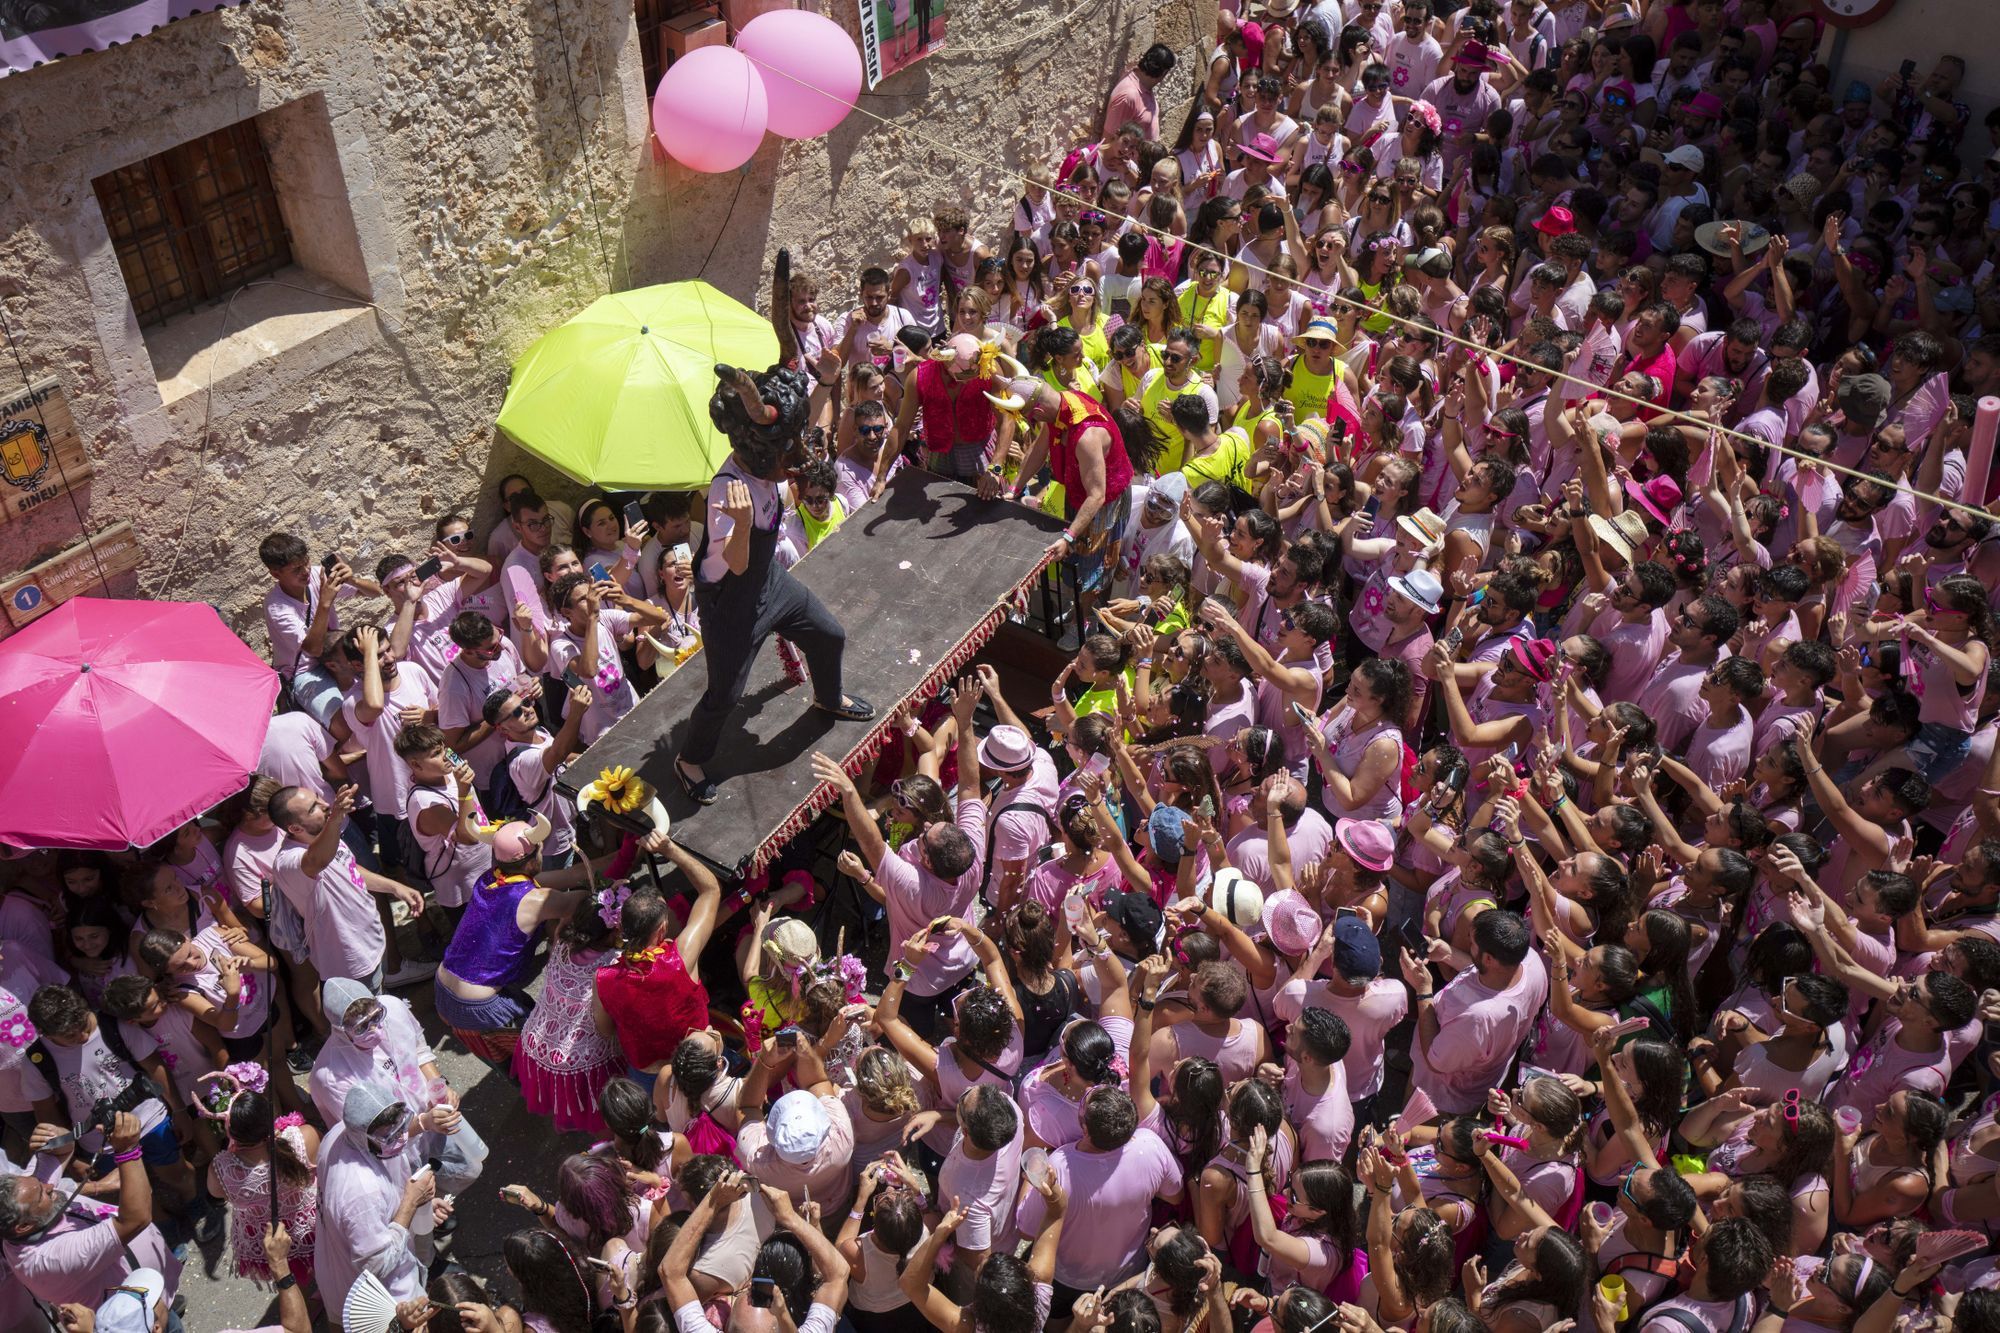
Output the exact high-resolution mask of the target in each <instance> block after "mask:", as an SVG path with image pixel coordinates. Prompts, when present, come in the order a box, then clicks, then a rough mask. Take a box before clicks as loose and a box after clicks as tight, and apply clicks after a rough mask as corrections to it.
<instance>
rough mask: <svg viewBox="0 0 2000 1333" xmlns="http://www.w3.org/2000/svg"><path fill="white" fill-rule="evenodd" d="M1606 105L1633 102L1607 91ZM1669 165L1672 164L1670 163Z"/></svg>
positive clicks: (1617, 105) (1619, 105)
mask: <svg viewBox="0 0 2000 1333" xmlns="http://www.w3.org/2000/svg"><path fill="white" fill-rule="evenodd" d="M1604 105H1606V106H1615V107H1628V106H1631V105H1632V103H1631V102H1629V101H1627V100H1626V99H1625V98H1623V97H1620V96H1618V95H1617V94H1615V93H1606V94H1605V95H1604ZM1669 165H1672V164H1671V163H1670V164H1669Z"/></svg>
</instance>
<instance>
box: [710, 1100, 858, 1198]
mask: <svg viewBox="0 0 2000 1333" xmlns="http://www.w3.org/2000/svg"><path fill="white" fill-rule="evenodd" d="M819 1104H820V1106H821V1107H823V1108H824V1109H825V1111H826V1116H827V1131H826V1137H824V1138H822V1139H821V1140H820V1144H819V1150H818V1151H817V1152H815V1153H814V1154H813V1157H812V1160H811V1161H809V1162H788V1161H786V1160H785V1159H784V1158H782V1157H780V1156H778V1151H777V1149H776V1148H774V1147H772V1146H771V1131H770V1127H769V1126H768V1125H766V1124H765V1123H764V1121H763V1120H761V1119H759V1120H752V1121H749V1122H747V1123H746V1124H745V1125H744V1126H743V1128H742V1130H740V1131H739V1132H738V1133H737V1135H736V1152H737V1157H738V1159H739V1160H740V1161H741V1162H742V1163H743V1169H744V1170H746V1171H748V1172H749V1173H750V1174H751V1175H753V1176H755V1177H757V1179H758V1180H760V1181H762V1182H764V1183H765V1184H766V1185H771V1186H775V1187H776V1188H778V1189H781V1190H783V1191H785V1193H787V1194H789V1195H791V1196H792V1202H793V1203H795V1204H802V1203H804V1202H805V1201H806V1198H807V1196H808V1195H810V1196H811V1197H812V1198H813V1199H815V1200H817V1201H818V1202H819V1203H820V1205H821V1207H823V1208H825V1209H826V1210H827V1211H828V1212H832V1211H833V1206H834V1205H835V1204H836V1203H839V1204H845V1203H846V1202H847V1199H848V1196H849V1195H851V1194H853V1193H854V1122H853V1121H852V1120H850V1119H848V1117H847V1107H846V1106H845V1105H844V1104H843V1103H842V1102H841V1100H840V1098H838V1097H821V1098H820V1099H819Z"/></svg>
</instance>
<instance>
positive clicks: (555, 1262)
mask: <svg viewBox="0 0 2000 1333" xmlns="http://www.w3.org/2000/svg"><path fill="white" fill-rule="evenodd" d="M500 1254H501V1257H502V1258H503V1259H505V1260H506V1263H507V1271H508V1272H509V1273H511V1274H512V1275H513V1277H514V1281H515V1282H516V1283H517V1284H518V1285H519V1286H520V1288H521V1322H522V1323H523V1324H525V1325H526V1326H527V1328H528V1329H529V1331H530V1333H591V1321H592V1320H594V1319H595V1318H596V1317H597V1312H598V1309H599V1304H598V1300H597V1292H596V1289H595V1288H596V1284H595V1283H593V1282H592V1281H591V1279H590V1272H589V1270H588V1269H587V1268H586V1267H585V1266H584V1260H585V1259H588V1258H592V1257H594V1256H591V1255H588V1254H585V1253H583V1252H581V1251H580V1250H579V1249H578V1247H577V1244H576V1242H575V1241H573V1240H571V1239H570V1238H569V1237H568V1236H566V1235H563V1234H562V1233H561V1232H558V1231H548V1230H544V1229H542V1228H539V1227H537V1228H535V1229H533V1230H529V1231H517V1232H515V1233H514V1234H513V1235H511V1236H509V1237H507V1239H506V1240H505V1241H503V1242H502V1243H501V1246H500Z"/></svg>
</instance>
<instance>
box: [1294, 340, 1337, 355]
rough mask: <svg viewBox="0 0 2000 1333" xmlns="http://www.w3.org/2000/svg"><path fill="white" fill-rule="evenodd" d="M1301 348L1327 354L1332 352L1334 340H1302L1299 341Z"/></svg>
mask: <svg viewBox="0 0 2000 1333" xmlns="http://www.w3.org/2000/svg"><path fill="white" fill-rule="evenodd" d="M1299 346H1301V347H1306V348H1310V349H1311V350H1313V351H1315V352H1326V351H1331V350H1332V348H1333V340H1332V339H1330V338H1301V339H1299Z"/></svg>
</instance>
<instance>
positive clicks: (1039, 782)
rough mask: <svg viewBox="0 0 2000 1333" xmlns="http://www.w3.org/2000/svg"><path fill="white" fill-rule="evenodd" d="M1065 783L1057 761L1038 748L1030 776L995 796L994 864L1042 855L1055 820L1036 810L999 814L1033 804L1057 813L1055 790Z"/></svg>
mask: <svg viewBox="0 0 2000 1333" xmlns="http://www.w3.org/2000/svg"><path fill="white" fill-rule="evenodd" d="M1061 786H1062V778H1061V777H1060V776H1059V775H1058V774H1057V772H1056V761H1055V760H1054V759H1052V758H1050V757H1049V753H1048V751H1046V750H1044V749H1042V748H1040V747H1039V746H1037V747H1036V749H1035V752H1034V757H1033V758H1032V759H1030V760H1029V761H1028V777H1027V780H1026V781H1024V782H1023V783H1022V784H1021V785H1020V786H1018V787H1016V788H1014V789H1013V790H1012V791H1010V792H1007V793H1006V794H1005V795H1003V796H996V797H995V798H994V807H993V863H994V864H995V865H1006V864H1007V863H1008V862H1010V861H1029V860H1032V859H1033V858H1035V857H1037V856H1039V855H1040V854H1041V851H1042V848H1044V847H1046V846H1048V845H1049V843H1050V842H1052V841H1054V832H1053V829H1054V825H1053V822H1052V819H1043V818H1042V817H1041V816H1040V815H1037V814H1036V813H1035V812H1034V811H1033V810H1015V811H1011V812H1009V813H1006V814H1002V813H1000V812H1001V811H1003V810H1006V809H1007V807H1008V806H1013V805H1032V806H1034V807H1035V809H1036V810H1040V811H1043V812H1044V813H1046V814H1048V815H1050V816H1051V817H1053V816H1054V814H1055V810H1056V793H1057V791H1058V790H1059V789H1060V788H1061Z"/></svg>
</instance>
